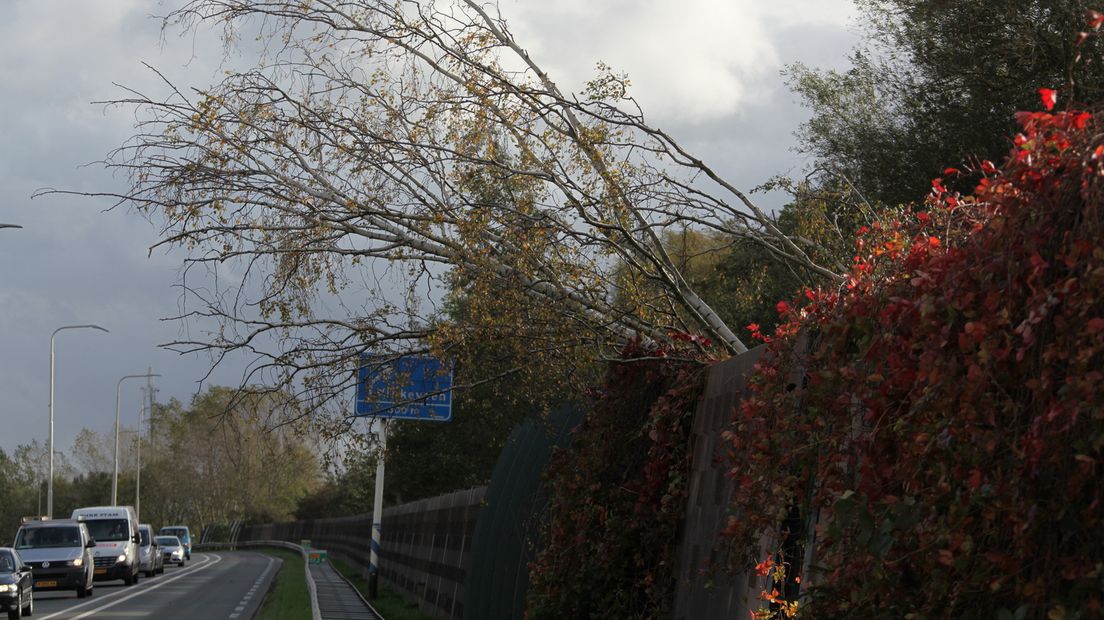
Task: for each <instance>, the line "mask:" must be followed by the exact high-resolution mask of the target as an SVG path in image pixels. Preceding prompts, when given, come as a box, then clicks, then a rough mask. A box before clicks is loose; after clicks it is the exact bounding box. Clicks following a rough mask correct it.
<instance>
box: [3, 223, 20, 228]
mask: <svg viewBox="0 0 1104 620" xmlns="http://www.w3.org/2000/svg"><path fill="white" fill-rule="evenodd" d="M0 228H23V227H22V226H20V225H19V224H0Z"/></svg>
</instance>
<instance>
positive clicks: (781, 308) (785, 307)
mask: <svg viewBox="0 0 1104 620" xmlns="http://www.w3.org/2000/svg"><path fill="white" fill-rule="evenodd" d="M774 309H775V310H777V311H778V314H786V313H787V312H789V311H790V304H788V303H786V302H784V301H780V302H778V305H777V306H775V307H774Z"/></svg>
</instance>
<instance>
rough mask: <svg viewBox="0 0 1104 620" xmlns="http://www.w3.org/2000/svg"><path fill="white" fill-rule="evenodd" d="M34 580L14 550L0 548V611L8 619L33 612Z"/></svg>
mask: <svg viewBox="0 0 1104 620" xmlns="http://www.w3.org/2000/svg"><path fill="white" fill-rule="evenodd" d="M33 584H34V578H33V577H32V575H31V567H30V566H27V565H26V564H24V563H23V558H21V557H19V552H18V551H16V550H15V549H9V548H7V547H0V611H6V612H8V617H9V618H22V617H23V616H24V615H27V616H29V615H31V614H32V613H33V612H34V586H33Z"/></svg>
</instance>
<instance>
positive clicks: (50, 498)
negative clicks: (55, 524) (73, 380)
mask: <svg viewBox="0 0 1104 620" xmlns="http://www.w3.org/2000/svg"><path fill="white" fill-rule="evenodd" d="M66 329H98V330H100V331H101V332H104V333H107V334H110V333H111V332H109V331H107V330H106V329H104V328H102V327H100V326H99V325H64V326H62V327H59V328H57V329H55V330H54V333H52V334H50V401H49V403H48V404H47V408H48V409H49V410H50V434H49V436H48V440H47V442H46V443H47V450H48V451H49V453H50V458H49V461H50V466H49V473H48V474H47V476H48V478H47V482H46V516H47V517H49V518H51V519H53V518H54V338H55V337H56V336H57V335H58V332H60V331H62V330H66Z"/></svg>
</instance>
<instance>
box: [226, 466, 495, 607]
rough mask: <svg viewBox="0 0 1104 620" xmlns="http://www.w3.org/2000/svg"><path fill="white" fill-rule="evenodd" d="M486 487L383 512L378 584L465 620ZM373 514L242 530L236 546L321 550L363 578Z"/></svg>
mask: <svg viewBox="0 0 1104 620" xmlns="http://www.w3.org/2000/svg"><path fill="white" fill-rule="evenodd" d="M485 492H486V488H485V487H478V488H474V489H469V490H466V491H457V492H455V493H449V494H447V495H441V496H438V497H433V498H429V499H424V500H420V501H417V502H411V503H409V504H402V505H400V506H393V507H391V508H387V509H385V510H384V511H383V524H382V531H381V534H382V537H383V540H382V542H381V545H380V546H381V553H380V583H382V584H385V585H387V586H388V587H390V588H392V589H393V590H395V591H396V592H398V593H399V594H400V595H401V596H403V597H404V598H406V599H407V600H410V601H417V602H418V607H419V609H421V611H422V612H423V613H425V614H427V615H430V616H432V617H434V618H439V619H440V620H460V619H462V618H463V617H464V578H465V576H466V569H467V565H468V557H469V555H470V549H471V539H472V534H473V533H474V532H475V521H476V519H477V518H478V516H479V509H480V507H481V506H482V504H483V496H484V494H485ZM371 537H372V515H371V513H368V514H362V515H355V516H351V517H338V518H332V519H312V520H309V521H295V522H289V523H266V524H262V525H253V526H248V527H245V528H242V531H241V534H240V535H239V537H238V540H239V541H242V542H244V541H249V540H284V541H287V542H293V543H298V542H299V541H300V540H309V541H311V546H313V547H315V548H318V549H325V550H326V551H327V552H328V553H329V554H330V555H331V556H333V557H335V558H337V559H340V560H342V561H344V562H348V563H349V564H351V565H353V566H355V567H357V568H358V569H360V571H361V573H362V574H367V570H368V557H369V549H370V543H371Z"/></svg>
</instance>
